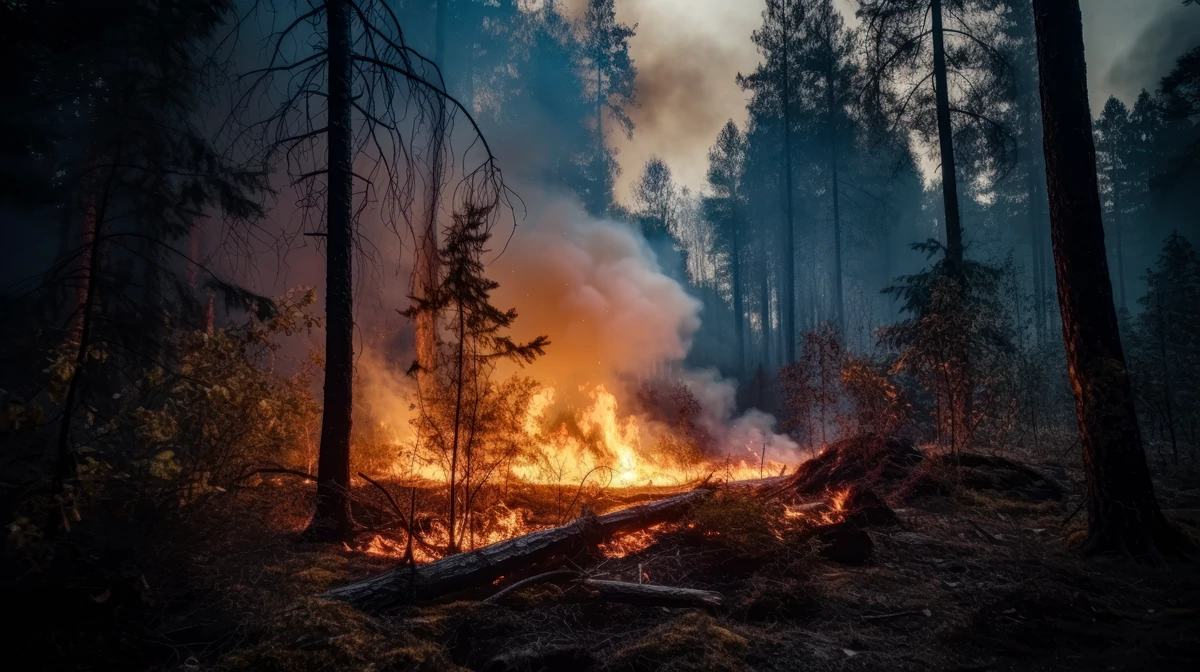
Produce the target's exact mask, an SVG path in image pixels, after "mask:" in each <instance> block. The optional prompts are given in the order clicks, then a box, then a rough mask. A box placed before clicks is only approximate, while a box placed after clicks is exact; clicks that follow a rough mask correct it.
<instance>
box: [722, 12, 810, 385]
mask: <svg viewBox="0 0 1200 672" xmlns="http://www.w3.org/2000/svg"><path fill="white" fill-rule="evenodd" d="M803 18H804V15H803V6H802V5H801V3H800V2H799V0H767V8H766V9H765V10H763V24H762V26H761V27H760V28H759V29H758V30H755V31H754V33H753V34H752V35H751V39H752V40H753V41H754V44H755V45H756V46H757V47H758V50H759V52H760V53H762V55H763V63H762V65H760V66H759V67H758V68H757V69H756V70H755V71H754V72H753V73H752V74H750V75H745V76H743V75H740V74H739V75H738V82H739V83H740V84H741V86H742V88H743V89H746V90H749V91H753V92H754V98H753V99H752V100H751V103H750V108H751V114H752V115H755V116H757V117H759V118H760V119H761V120H762V122H763V123H761V124H760V125H759V128H761V129H762V130H767V129H773V130H776V131H777V133H778V136H777V137H778V140H777V142H776V143H775V145H774V146H775V148H776V151H777V152H778V153H779V156H780V157H781V158H780V164H782V165H780V167H779V170H778V173H777V176H778V184H779V189H778V192H777V198H779V200H780V202H781V203H782V204H783V208H782V211H781V212H780V215H781V216H780V225H779V227H778V230H779V231H780V236H779V238H780V241H779V242H780V245H779V246H778V247H777V252H778V255H779V261H780V266H781V268H780V274H779V275H780V282H779V314H780V330H781V331H782V334H781V335H782V338H783V341H782V348H781V351H780V357H781V359H782V360H783V361H784V362H785V363H786V362H792V361H794V360H795V359H796V338H797V333H796V204H795V198H796V193H795V192H796V186H795V184H796V178H795V172H794V170H793V166H792V162H793V160H794V158H795V157H794V149H795V144H796V142H795V136H796V126H795V121H796V119H795V118H794V116H795V113H796V111H797V110H796V108H797V105H798V99H797V96H796V93H795V91H794V86H795V84H796V81H795V78H796V74H795V72H794V71H793V65H794V63H793V61H794V60H795V58H796V52H797V50H798V48H799V45H798V35H799V32H798V31H799V29H800V25H801V23H802V21H803ZM768 119H769V120H770V122H769V123H766V122H767V120H768Z"/></svg>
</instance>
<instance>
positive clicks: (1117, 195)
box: [1109, 138, 1126, 308]
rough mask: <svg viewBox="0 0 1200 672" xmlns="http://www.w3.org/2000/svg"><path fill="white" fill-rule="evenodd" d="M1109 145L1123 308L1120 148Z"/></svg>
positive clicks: (1118, 270) (1123, 264) (1123, 271)
mask: <svg viewBox="0 0 1200 672" xmlns="http://www.w3.org/2000/svg"><path fill="white" fill-rule="evenodd" d="M1110 143H1111V145H1112V147H1111V148H1110V150H1109V151H1110V154H1109V160H1110V161H1112V178H1111V179H1112V190H1113V233H1114V234H1116V238H1117V289H1118V291H1119V292H1120V296H1121V307H1122V308H1125V307H1126V303H1125V259H1124V250H1122V249H1121V248H1122V245H1121V167H1120V166H1119V165H1118V161H1119V160H1120V159H1119V158H1118V152H1120V147H1118V146H1117V142H1116V138H1112V139H1111V140H1110Z"/></svg>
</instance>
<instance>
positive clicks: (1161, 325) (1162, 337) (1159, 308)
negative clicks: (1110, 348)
mask: <svg viewBox="0 0 1200 672" xmlns="http://www.w3.org/2000/svg"><path fill="white" fill-rule="evenodd" d="M1159 283H1160V284H1159V286H1158V287H1156V288H1155V292H1154V303H1155V305H1154V308H1155V310H1154V312H1156V313H1158V315H1156V316H1155V317H1156V318H1157V319H1156V320H1155V326H1156V327H1157V329H1158V361H1159V363H1160V364H1161V365H1162V377H1163V411H1164V412H1165V415H1166V421H1167V436H1169V437H1170V438H1171V455H1172V458H1173V461H1174V462H1175V466H1177V467H1178V466H1179V443H1178V441H1177V440H1176V437H1175V409H1174V405H1173V404H1172V403H1171V401H1172V400H1171V367H1170V365H1169V364H1168V363H1167V320H1166V316H1165V315H1164V313H1163V305H1162V285H1161V283H1162V279H1161V278H1160V280H1159Z"/></svg>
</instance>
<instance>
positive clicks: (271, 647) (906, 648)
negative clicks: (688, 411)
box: [92, 444, 1200, 672]
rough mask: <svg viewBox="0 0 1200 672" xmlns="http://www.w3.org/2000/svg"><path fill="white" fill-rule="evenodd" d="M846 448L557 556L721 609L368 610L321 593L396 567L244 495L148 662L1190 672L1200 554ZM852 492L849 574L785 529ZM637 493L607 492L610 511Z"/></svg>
mask: <svg viewBox="0 0 1200 672" xmlns="http://www.w3.org/2000/svg"><path fill="white" fill-rule="evenodd" d="M879 445H880V444H874V446H873V447H869V450H876V449H878V447H879ZM862 448H863V447H862V446H861V445H859V446H857V447H852V448H848V449H847V451H848V452H847V453H846V454H843V455H841V456H840V458H839V456H836V455H835V456H831V457H827V458H826V459H825V461H824V462H822V463H820V464H817V465H814V466H813V467H810V468H809V469H807V470H802V473H798V474H796V475H794V476H792V477H791V480H789V481H788V483H789V484H790V485H791V489H790V490H789V491H787V492H784V493H783V494H781V495H777V496H776V497H775V498H774V499H771V500H770V501H766V502H764V501H762V499H761V498H759V499H753V498H747V497H744V496H738V495H735V494H732V493H724V492H718V496H717V497H715V498H714V499H713V500H712V501H711V502H710V503H708V504H705V505H703V506H702V507H700V508H699V509H698V510H697V511H696V512H695V513H694V515H693V516H692V517H691V518H690V519H689V520H687V521H684V522H682V523H679V524H675V525H672V526H664V527H660V528H658V529H655V530H654V531H653V533H652V535H649V537H648V538H647V539H644V540H642V541H641V542H640V543H639V544H636V545H634V546H626V547H623V546H621V544H620V543H619V542H618V543H616V544H613V545H610V546H608V547H606V548H605V549H602V550H600V551H596V552H594V553H590V554H585V555H581V556H579V557H575V558H572V559H571V562H570V563H569V564H568V566H570V567H573V568H575V569H578V570H580V571H582V572H584V573H586V574H587V575H588V576H591V577H593V578H603V579H610V580H620V581H631V582H639V581H643V582H648V583H656V584H661V585H669V586H677V587H683V588H698V589H704V590H712V591H716V592H719V593H721V594H722V595H723V596H724V597H725V601H724V604H723V606H721V607H719V608H715V609H694V608H688V609H668V608H663V607H640V606H631V605H626V604H618V603H609V602H604V601H601V600H600V599H598V598H597V596H596V595H594V594H592V593H590V592H589V591H588V590H587V589H586V588H584V587H582V586H581V585H579V584H577V583H573V582H569V581H568V582H559V583H545V584H540V585H533V586H530V587H528V588H525V589H522V590H519V591H517V592H515V593H513V594H512V595H509V596H508V597H506V598H505V599H504V600H502V601H501V602H500V603H498V604H496V605H491V604H485V603H483V602H481V600H482V598H484V597H486V596H488V595H490V594H492V593H495V592H497V591H498V590H500V589H501V588H502V587H503V586H504V585H507V584H509V583H511V582H512V581H515V580H517V579H519V578H521V577H505V579H504V580H503V581H501V582H498V584H497V585H496V586H494V587H489V588H488V589H486V590H480V591H476V592H474V593H470V594H460V595H456V596H452V597H450V598H447V599H446V600H443V601H442V602H441V603H437V604H424V605H420V606H414V607H407V608H403V609H400V610H398V611H396V612H395V613H391V614H387V615H369V614H364V613H361V612H358V611H356V610H354V609H352V608H350V607H348V606H347V605H345V604H341V603H338V602H331V601H327V600H322V599H320V598H318V597H317V595H319V594H320V593H321V592H322V591H324V590H325V589H327V588H329V587H331V586H334V585H340V584H342V583H345V582H348V581H352V580H355V579H359V578H363V577H366V576H370V575H373V574H376V573H379V572H380V571H383V570H385V569H387V568H390V567H392V566H394V564H395V562H396V560H395V559H393V558H386V557H376V556H370V555H366V554H364V553H363V552H360V551H358V550H354V549H352V548H351V547H349V546H344V545H338V546H335V545H312V544H305V543H302V542H300V541H298V540H297V538H296V535H295V534H294V531H290V530H278V529H275V530H274V531H272V532H267V531H264V530H262V529H261V525H262V524H263V523H262V521H266V520H272V521H276V523H278V521H280V520H288V521H290V522H289V525H291V526H292V527H295V528H296V529H299V528H301V527H302V526H303V523H304V520H303V515H302V512H303V511H304V506H305V501H304V497H303V496H299V495H295V493H294V492H293V493H292V494H293V495H295V496H293V497H292V500H294V501H292V502H291V503H288V504H286V505H285V504H281V503H280V502H286V501H287V500H288V498H287V497H280V496H279V495H280V493H281V492H282V491H286V490H290V489H295V490H300V489H302V488H304V487H306V486H304V485H303V484H300V483H292V482H288V481H286V480H280V481H277V482H274V483H273V485H270V486H269V488H270V489H272V490H271V492H269V493H268V492H267V486H263V488H262V490H263V493H262V494H269V495H270V496H261V497H257V498H253V497H252V498H250V499H248V500H247V501H246V502H245V504H244V506H245V507H246V508H245V510H244V511H242V512H241V514H240V515H239V517H238V520H239V521H240V523H239V525H241V526H242V528H240V529H239V530H236V531H235V533H233V534H231V535H230V537H231V538H232V539H236V540H237V541H235V542H229V543H227V544H226V545H224V546H219V547H218V546H214V548H212V549H211V550H210V551H209V552H208V553H207V554H206V558H207V561H206V562H205V563H201V564H200V565H198V566H199V567H200V568H199V569H198V570H197V575H196V576H194V577H193V579H194V581H195V583H196V584H197V585H198V586H202V587H197V588H195V594H194V596H193V599H192V601H191V603H190V604H191V607H190V608H189V609H188V610H184V611H181V612H180V613H178V614H176V616H175V617H174V618H173V619H168V620H163V621H162V622H160V623H159V626H158V629H157V630H155V631H154V632H153V633H151V635H149V636H147V639H151V638H152V639H153V641H154V646H153V649H152V651H153V655H151V656H149V658H152V659H154V660H153V661H152V663H151V664H148V665H146V669H155V670H179V669H187V670H197V669H204V670H214V671H217V670H222V671H241V670H263V671H267V672H270V671H272V670H278V671H280V672H282V671H284V670H287V671H297V672H300V671H307V670H313V671H316V670H380V671H382V670H452V669H458V670H461V669H468V670H489V671H493V672H498V671H518V670H522V671H535V670H570V671H571V672H586V671H588V670H835V669H837V670H843V669H844V670H930V669H933V670H1022V671H1024V670H1138V669H1153V670H1194V669H1200V667H1198V663H1200V571H1197V570H1198V569H1200V565H1198V564H1197V562H1196V561H1195V560H1169V561H1168V563H1169V564H1166V565H1150V564H1146V563H1142V562H1138V561H1135V560H1134V559H1130V558H1121V557H1107V558H1093V559H1088V560H1084V559H1081V558H1080V557H1079V556H1078V555H1077V554H1076V553H1075V551H1074V550H1073V544H1074V543H1075V542H1076V541H1077V540H1078V538H1079V537H1080V536H1081V533H1082V530H1083V526H1084V521H1083V520H1081V516H1071V514H1072V512H1073V511H1075V510H1076V508H1077V505H1078V502H1079V501H1080V496H1081V493H1082V488H1081V483H1080V482H1079V474H1078V472H1077V471H1075V470H1073V469H1071V468H1069V467H1064V466H1062V465H1058V464H1054V463H1041V464H1037V463H1030V462H1029V461H1017V460H1011V459H1000V458H993V457H990V456H969V457H968V456H964V457H965V459H963V460H961V467H955V466H954V464H953V463H952V462H951V461H948V460H945V459H933V458H925V457H924V456H922V455H921V453H920V451H915V449H912V450H911V451H910V450H909V448H911V447H906V446H902V445H893V446H891V447H890V448H888V447H887V446H886V444H884V448H885V449H881V450H876V454H877V455H882V456H884V461H885V462H887V463H888V464H886V465H884V466H882V467H878V466H876V467H866V468H864V467H863V465H852V464H851V462H850V460H849V457H850V455H851V452H849V451H851V450H860V449H862ZM913 451H915V454H914V452H913ZM897 456H899V459H892V458H894V457H897ZM818 470H822V473H823V474H824V476H823V477H822V478H824V480H825V484H826V486H827V487H825V488H819V487H817V483H818V481H816V480H814V477H813V476H812V474H815V473H817V472H818ZM805 473H807V475H805ZM839 475H840V476H839ZM776 487H777V484H776ZM846 487H852V488H854V492H853V493H852V494H851V496H850V503H848V504H847V510H846V511H847V514H849V515H848V517H847V518H854V515H853V513H854V512H858V513H862V512H867V513H862V515H860V516H859V517H858V518H855V520H854V523H853V525H852V529H853V532H850V533H848V534H850V536H852V537H854V539H853V540H852V543H853V544H859V545H861V544H862V543H863V540H864V539H865V540H866V542H867V544H869V546H868V549H867V553H866V555H865V557H861V558H859V557H857V556H856V557H855V558H854V559H852V561H851V563H850V564H847V563H846V558H845V557H838V554H837V553H833V554H831V553H830V552H829V549H831V548H835V547H836V546H837V544H838V543H839V540H838V539H836V538H833V537H829V536H825V535H816V536H814V534H813V533H812V532H813V526H812V525H810V526H809V527H808V528H807V531H806V532H805V533H804V534H801V533H800V532H799V531H798V529H797V528H794V527H789V526H788V524H787V522H786V516H785V515H784V513H783V512H784V505H785V504H787V503H788V502H789V501H791V502H803V501H812V500H813V499H817V498H819V496H827V495H828V494H830V493H831V492H835V491H839V490H842V489H843V488H846ZM1159 493H1160V500H1161V501H1162V503H1163V505H1164V507H1165V508H1167V509H1168V515H1169V516H1170V517H1171V518H1172V519H1174V520H1175V521H1177V523H1178V524H1180V525H1181V526H1182V527H1183V528H1184V529H1185V530H1186V531H1187V532H1188V533H1189V534H1192V535H1193V536H1197V537H1200V511H1197V510H1196V509H1194V508H1190V507H1193V506H1194V505H1195V503H1196V502H1195V499H1196V498H1195V495H1194V489H1193V490H1189V489H1188V486H1187V485H1186V483H1160V484H1159ZM526 496H527V497H528V498H530V499H529V502H534V501H535V500H536V496H535V495H529V494H528V493H526ZM644 496H646V493H618V494H614V495H611V496H610V497H611V499H612V500H613V501H612V502H610V503H609V506H617V505H619V503H620V502H618V501H617V500H624V499H631V500H633V501H637V500H639V499H642V498H643V497H644ZM856 502H857V503H856ZM527 503H528V502H527ZM1180 505H1183V507H1181V506H1180ZM281 507H282V508H283V509H286V510H283V511H281V510H280V509H281ZM288 507H292V508H288ZM1185 507H1187V508H1185ZM288 511H291V512H292V513H291V516H292V518H294V520H293V519H290V518H288V517H287V515H285V514H287V512H288ZM885 512H886V513H885ZM868 513H869V515H868ZM1068 518H1069V520H1068V522H1067V523H1066V524H1064V520H1066V519H1068ZM256 525H257V526H260V527H257V528H256V527H255V526H256ZM256 530H257V532H256ZM834 536H836V535H834ZM822 539H824V541H823V540H822ZM855 550H861V548H858V547H855ZM605 552H607V555H606V554H605ZM622 553H625V554H624V555H622ZM839 560H841V561H839ZM859 560H861V562H860V561H859ZM544 569H545V568H539V569H538V570H537V571H544ZM531 571H532V570H531ZM92 663H93V667H94V668H95V669H108V667H107V665H106V664H105V661H104V660H102V659H99V658H97V659H95V660H93V661H92Z"/></svg>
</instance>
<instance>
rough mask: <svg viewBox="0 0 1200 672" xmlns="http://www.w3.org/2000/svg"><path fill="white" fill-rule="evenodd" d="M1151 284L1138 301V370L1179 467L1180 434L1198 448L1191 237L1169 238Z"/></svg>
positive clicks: (1198, 270)
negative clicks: (1139, 312) (1196, 444)
mask: <svg viewBox="0 0 1200 672" xmlns="http://www.w3.org/2000/svg"><path fill="white" fill-rule="evenodd" d="M1146 284H1147V286H1148V290H1147V291H1146V295H1145V296H1143V297H1142V298H1140V299H1138V303H1140V304H1141V305H1142V313H1141V314H1140V315H1138V335H1139V336H1140V340H1141V344H1142V348H1141V349H1142V350H1143V352H1141V353H1139V354H1140V355H1141V356H1140V357H1138V359H1139V360H1141V361H1140V363H1141V366H1139V370H1141V371H1142V372H1143V374H1144V375H1143V381H1144V383H1145V384H1146V386H1147V387H1148V388H1149V389H1147V390H1143V397H1146V398H1147V401H1149V403H1150V404H1151V405H1152V407H1154V408H1157V409H1159V410H1160V414H1161V418H1162V426H1163V427H1164V428H1165V429H1166V434H1167V438H1168V439H1169V441H1170V443H1171V454H1172V459H1173V461H1174V463H1175V465H1176V466H1178V465H1179V434H1180V433H1186V434H1189V435H1190V436H1189V437H1188V438H1190V440H1191V441H1192V442H1193V446H1194V443H1195V440H1196V436H1195V424H1196V420H1197V412H1196V409H1197V401H1198V400H1200V394H1198V393H1200V386H1198V385H1197V382H1196V381H1198V380H1200V257H1197V255H1196V250H1195V249H1194V248H1193V247H1192V245H1191V243H1189V242H1188V241H1187V239H1186V238H1184V237H1183V236H1181V235H1179V233H1177V232H1176V233H1172V234H1171V235H1170V236H1168V237H1167V240H1166V241H1165V242H1164V244H1163V248H1162V251H1161V252H1160V253H1159V255H1158V262H1157V264H1156V265H1155V268H1154V269H1153V270H1150V271H1148V272H1147V274H1146ZM1194 457H1195V455H1194V454H1193V459H1194Z"/></svg>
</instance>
